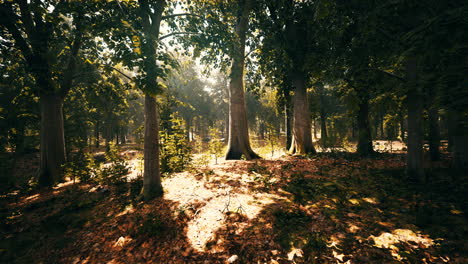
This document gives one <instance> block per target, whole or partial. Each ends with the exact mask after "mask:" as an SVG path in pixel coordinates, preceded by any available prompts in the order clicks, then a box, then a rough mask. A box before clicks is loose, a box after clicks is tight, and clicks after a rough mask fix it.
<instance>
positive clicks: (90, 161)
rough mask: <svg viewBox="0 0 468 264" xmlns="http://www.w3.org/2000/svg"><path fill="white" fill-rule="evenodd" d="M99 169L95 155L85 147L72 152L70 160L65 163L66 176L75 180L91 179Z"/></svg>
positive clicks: (86, 180)
mask: <svg viewBox="0 0 468 264" xmlns="http://www.w3.org/2000/svg"><path fill="white" fill-rule="evenodd" d="M97 169H98V167H97V165H96V163H95V161H94V158H93V156H92V155H91V154H90V153H88V152H85V150H84V149H83V148H80V149H79V150H78V151H77V152H73V153H71V158H70V161H68V162H67V163H65V164H64V165H63V170H64V176H65V177H68V178H70V179H73V181H75V179H79V180H80V182H89V181H91V179H92V177H93V175H94V174H95V173H96V171H97Z"/></svg>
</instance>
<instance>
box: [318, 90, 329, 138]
mask: <svg viewBox="0 0 468 264" xmlns="http://www.w3.org/2000/svg"><path fill="white" fill-rule="evenodd" d="M317 88H318V89H319V99H320V141H321V142H322V146H323V147H327V146H328V131H327V112H326V111H325V95H324V94H323V93H324V91H323V85H322V84H319V86H318V87H317Z"/></svg>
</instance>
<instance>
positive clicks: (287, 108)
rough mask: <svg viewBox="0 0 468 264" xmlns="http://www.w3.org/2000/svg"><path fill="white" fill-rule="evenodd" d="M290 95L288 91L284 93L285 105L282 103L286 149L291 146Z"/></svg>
mask: <svg viewBox="0 0 468 264" xmlns="http://www.w3.org/2000/svg"><path fill="white" fill-rule="evenodd" d="M291 112H292V111H291V95H290V94H289V92H288V93H287V95H286V98H285V105H284V120H285V124H284V127H285V130H286V149H287V150H288V149H289V148H290V147H291V143H292V129H291V123H292V122H291V121H292V120H291V119H292V113H291Z"/></svg>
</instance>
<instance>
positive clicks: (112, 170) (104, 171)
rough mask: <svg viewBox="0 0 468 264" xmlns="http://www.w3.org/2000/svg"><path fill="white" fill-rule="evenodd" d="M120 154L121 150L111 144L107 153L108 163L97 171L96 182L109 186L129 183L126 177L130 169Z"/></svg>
mask: <svg viewBox="0 0 468 264" xmlns="http://www.w3.org/2000/svg"><path fill="white" fill-rule="evenodd" d="M119 153H120V150H119V148H118V147H117V146H115V145H114V144H110V146H109V149H108V151H107V152H106V162H107V163H106V164H103V165H102V166H101V167H100V168H99V169H98V170H96V171H95V178H94V181H96V182H97V183H99V184H107V185H116V184H117V185H119V184H122V183H126V182H127V178H126V177H125V176H126V175H127V174H128V173H129V170H130V168H129V167H128V164H127V162H126V161H125V160H124V159H123V158H122V157H121V156H120V154H119Z"/></svg>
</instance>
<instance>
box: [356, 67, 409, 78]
mask: <svg viewBox="0 0 468 264" xmlns="http://www.w3.org/2000/svg"><path fill="white" fill-rule="evenodd" d="M365 70H374V71H378V72H381V73H384V74H386V75H388V76H390V77H393V78H396V79H398V80H400V81H406V79H405V78H404V77H401V76H399V75H396V74H394V73H391V72H388V71H384V70H381V69H379V68H366V69H365Z"/></svg>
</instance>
